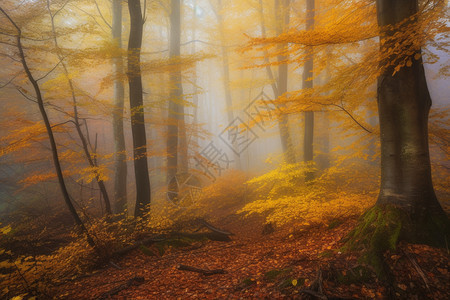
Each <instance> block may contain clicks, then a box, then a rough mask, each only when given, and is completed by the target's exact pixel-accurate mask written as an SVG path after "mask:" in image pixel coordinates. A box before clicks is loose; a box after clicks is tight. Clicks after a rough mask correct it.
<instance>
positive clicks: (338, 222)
mask: <svg viewBox="0 0 450 300" xmlns="http://www.w3.org/2000/svg"><path fill="white" fill-rule="evenodd" d="M342 223H344V221H343V220H340V219H334V220H332V221H331V222H330V223H329V224H328V229H329V230H331V229H334V228H336V227H338V226H339V225H341V224H342Z"/></svg>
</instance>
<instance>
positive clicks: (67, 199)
mask: <svg viewBox="0 0 450 300" xmlns="http://www.w3.org/2000/svg"><path fill="white" fill-rule="evenodd" d="M0 11H1V12H2V13H3V14H4V15H5V17H6V18H7V19H8V21H9V22H10V23H11V25H13V26H14V28H15V29H16V31H17V35H16V44H15V46H16V47H17V49H18V51H19V58H20V62H21V64H22V67H23V70H24V71H25V73H26V75H27V78H28V80H29V81H30V83H31V85H32V86H33V89H34V92H35V94H36V100H37V104H38V107H39V112H40V113H41V117H42V120H43V121H44V125H45V128H46V131H47V135H48V139H49V142H50V147H51V151H52V159H53V164H54V166H55V171H56V175H57V177H58V184H59V188H60V190H61V193H62V196H63V198H64V201H65V203H66V205H67V207H68V209H69V211H70V213H71V215H72V217H73V219H74V220H75V223H76V224H77V225H78V226H79V227H80V229H81V230H82V231H83V232H84V233H85V234H86V237H87V241H88V243H89V245H90V246H92V247H94V248H96V244H95V242H94V240H93V239H92V238H91V236H90V235H89V232H88V230H87V228H86V227H85V226H84V223H83V221H82V220H81V218H80V216H79V215H78V212H77V210H76V209H75V207H74V206H73V203H72V201H71V200H70V195H69V191H68V190H67V186H66V183H65V180H64V175H63V172H62V168H61V163H60V160H59V155H58V147H57V146H56V140H55V137H54V135H53V130H52V125H51V124H50V120H49V118H48V115H47V112H46V110H45V106H44V99H43V97H42V93H41V88H40V86H39V84H38V82H37V80H36V79H35V78H34V76H33V74H32V73H31V70H30V68H29V67H28V63H27V60H26V56H25V53H24V47H23V45H22V40H21V39H22V30H21V29H20V27H19V26H18V25H17V24H16V22H14V20H13V19H12V18H11V17H10V16H9V14H8V13H7V12H6V11H5V10H4V9H3V8H1V7H0ZM96 249H97V248H96Z"/></svg>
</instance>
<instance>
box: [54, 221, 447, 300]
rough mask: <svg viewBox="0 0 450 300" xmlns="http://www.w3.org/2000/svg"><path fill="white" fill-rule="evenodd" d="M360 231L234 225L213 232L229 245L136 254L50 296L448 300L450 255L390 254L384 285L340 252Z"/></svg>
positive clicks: (408, 249) (417, 248)
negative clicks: (226, 237)
mask: <svg viewBox="0 0 450 300" xmlns="http://www.w3.org/2000/svg"><path fill="white" fill-rule="evenodd" d="M355 224H356V219H355V218H350V219H347V220H345V221H342V223H340V224H339V223H337V224H333V226H319V225H317V226H309V227H304V228H281V229H277V230H276V231H275V232H273V233H271V234H265V235H263V234H261V232H262V229H263V226H262V225H261V222H260V220H257V219H256V218H254V219H250V220H238V218H234V219H233V218H231V219H229V220H228V221H224V222H222V223H221V224H215V225H217V226H218V227H221V228H224V229H226V230H229V231H231V232H233V233H234V235H233V236H232V241H230V242H217V241H204V242H198V243H197V244H193V245H190V246H187V247H182V248H170V249H168V250H167V251H166V252H165V253H164V255H162V256H149V255H148V253H147V254H145V253H144V252H145V251H142V250H140V249H136V250H133V251H132V252H129V253H128V254H127V255H126V256H124V257H122V258H121V259H118V260H116V261H114V264H115V266H113V265H112V264H109V265H107V266H105V267H103V268H101V269H99V270H97V271H95V272H93V273H92V274H89V275H85V276H83V277H78V278H75V279H73V280H72V281H70V282H65V283H64V284H62V285H60V286H58V287H57V288H56V289H54V290H53V291H52V292H53V294H54V295H55V297H56V298H63V299H284V298H288V299H374V298H375V299H376V298H378V299H393V298H397V299H450V270H449V252H448V249H434V248H431V247H428V246H424V245H408V244H400V245H399V247H398V248H397V250H396V251H395V253H394V252H393V253H386V255H385V262H386V265H387V266H388V267H389V269H390V273H391V277H390V278H389V280H386V281H381V280H378V279H376V276H375V274H374V273H373V272H371V271H370V268H367V267H362V266H360V264H359V263H358V255H357V254H342V253H341V252H339V248H340V247H341V246H342V241H341V239H342V238H343V237H344V236H345V235H346V234H347V233H348V232H349V231H350V230H351V229H352V228H353V227H354V226H355ZM180 264H182V265H188V266H192V267H196V268H201V269H208V270H213V269H223V270H224V274H214V275H209V276H207V275H203V274H200V273H197V272H190V271H184V270H179V269H178V268H177V266H178V265H180ZM56 295H57V296H56ZM312 295H314V296H312ZM308 297H310V298H308Z"/></svg>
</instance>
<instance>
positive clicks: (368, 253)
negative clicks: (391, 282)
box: [342, 205, 407, 278]
mask: <svg viewBox="0 0 450 300" xmlns="http://www.w3.org/2000/svg"><path fill="white" fill-rule="evenodd" d="M406 219H407V218H406V214H405V213H404V212H403V211H401V210H399V209H398V208H396V207H394V206H378V205H376V206H374V207H372V208H371V209H369V210H368V211H367V212H366V213H365V214H364V215H363V216H362V217H361V219H360V222H359V224H358V225H357V226H356V228H355V229H354V230H353V231H352V232H350V234H349V235H348V237H347V241H346V243H345V245H344V247H343V248H342V250H343V251H348V250H358V251H361V250H362V251H363V253H362V256H361V258H360V262H361V263H367V264H369V265H371V266H372V267H373V268H374V269H375V271H376V273H377V275H378V277H379V278H385V277H386V275H387V274H386V266H385V265H384V262H383V254H384V252H386V251H387V250H395V248H396V246H397V243H398V240H399V237H400V234H401V232H402V228H403V226H404V224H405V220H406Z"/></svg>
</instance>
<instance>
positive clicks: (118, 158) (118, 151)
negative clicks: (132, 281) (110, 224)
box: [112, 0, 127, 213]
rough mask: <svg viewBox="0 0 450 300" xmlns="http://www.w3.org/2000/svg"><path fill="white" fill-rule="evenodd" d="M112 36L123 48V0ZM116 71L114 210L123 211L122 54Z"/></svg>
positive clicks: (116, 12) (118, 5)
mask: <svg viewBox="0 0 450 300" xmlns="http://www.w3.org/2000/svg"><path fill="white" fill-rule="evenodd" d="M112 12H113V17H112V38H113V39H114V41H115V43H116V45H117V48H118V49H119V50H121V49H122V0H113V9H112ZM112 64H113V73H114V110H113V134H114V153H115V154H114V170H115V173H114V211H115V213H122V212H123V211H124V210H125V209H126V207H127V155H126V148H125V135H124V132H123V111H124V97H125V96H124V95H125V93H124V86H123V81H122V76H123V73H124V70H123V59H122V55H120V56H117V57H114V58H113V60H112Z"/></svg>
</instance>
